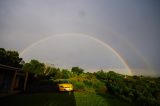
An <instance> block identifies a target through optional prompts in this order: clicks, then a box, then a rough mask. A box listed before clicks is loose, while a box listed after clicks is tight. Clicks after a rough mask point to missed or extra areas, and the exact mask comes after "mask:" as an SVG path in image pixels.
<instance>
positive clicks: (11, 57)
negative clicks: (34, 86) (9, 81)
mask: <svg viewBox="0 0 160 106" xmlns="http://www.w3.org/2000/svg"><path fill="white" fill-rule="evenodd" d="M21 61H22V58H20V57H19V53H18V52H17V51H10V50H9V51H6V50H5V49H4V48H0V64H4V65H8V66H13V67H18V68H20V67H22V64H21Z"/></svg>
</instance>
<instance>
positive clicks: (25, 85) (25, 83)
mask: <svg viewBox="0 0 160 106" xmlns="http://www.w3.org/2000/svg"><path fill="white" fill-rule="evenodd" d="M25 74H26V75H25V80H24V88H23V89H24V91H25V90H26V87H27V79H28V72H26V73H25Z"/></svg>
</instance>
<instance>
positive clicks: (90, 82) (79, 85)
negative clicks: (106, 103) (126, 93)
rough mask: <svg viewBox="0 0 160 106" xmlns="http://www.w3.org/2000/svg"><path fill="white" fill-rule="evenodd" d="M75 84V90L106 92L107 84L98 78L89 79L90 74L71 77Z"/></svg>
mask: <svg viewBox="0 0 160 106" xmlns="http://www.w3.org/2000/svg"><path fill="white" fill-rule="evenodd" d="M70 81H71V82H72V84H73V86H74V90H80V91H87V92H105V91H106V86H105V84H104V83H103V82H101V81H99V80H98V79H96V78H92V79H89V78H88V76H76V77H73V78H70Z"/></svg>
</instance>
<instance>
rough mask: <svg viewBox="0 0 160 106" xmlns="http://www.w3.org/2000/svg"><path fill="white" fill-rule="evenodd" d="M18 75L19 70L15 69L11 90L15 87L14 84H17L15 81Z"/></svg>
mask: <svg viewBox="0 0 160 106" xmlns="http://www.w3.org/2000/svg"><path fill="white" fill-rule="evenodd" d="M16 76H17V70H16V71H15V73H14V76H13V78H12V84H11V89H10V90H11V92H12V91H13V89H14V85H15V81H16Z"/></svg>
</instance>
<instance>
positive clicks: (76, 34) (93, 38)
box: [20, 33, 133, 75]
mask: <svg viewBox="0 0 160 106" xmlns="http://www.w3.org/2000/svg"><path fill="white" fill-rule="evenodd" d="M59 36H79V37H83V38H88V39H90V40H93V41H95V42H97V43H99V44H100V45H102V46H104V47H105V48H107V49H109V50H111V51H112V52H113V54H114V55H116V57H117V58H118V59H119V60H120V61H121V62H122V64H123V65H124V67H125V68H126V70H127V72H128V73H126V74H128V75H133V73H132V70H131V68H130V67H129V65H128V64H127V63H126V62H125V60H124V59H123V58H122V56H121V55H120V54H119V53H118V52H117V51H116V50H115V49H113V48H112V47H111V46H110V45H108V44H107V43H104V42H103V41H101V40H99V39H97V38H95V37H93V36H90V35H88V34H82V33H64V34H57V35H52V36H48V37H45V38H43V39H40V40H39V41H37V42H35V43H33V44H31V45H30V46H28V47H27V48H25V49H24V50H23V51H22V52H20V56H23V55H24V54H25V53H26V52H27V51H29V50H31V49H32V48H33V47H35V46H36V45H38V44H40V43H42V42H45V41H47V40H49V39H50V38H52V37H59Z"/></svg>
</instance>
